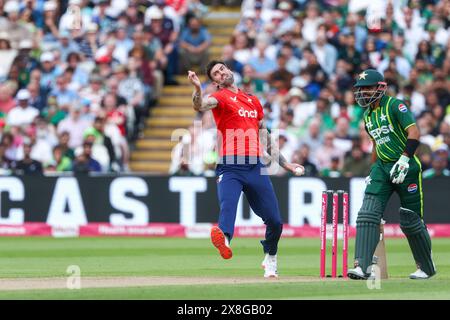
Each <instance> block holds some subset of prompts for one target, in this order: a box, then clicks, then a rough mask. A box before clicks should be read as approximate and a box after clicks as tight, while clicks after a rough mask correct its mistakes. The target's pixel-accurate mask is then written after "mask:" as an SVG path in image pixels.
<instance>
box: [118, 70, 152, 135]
mask: <svg viewBox="0 0 450 320" xmlns="http://www.w3.org/2000/svg"><path fill="white" fill-rule="evenodd" d="M114 75H115V77H116V78H117V80H118V81H119V87H118V93H119V95H121V96H122V97H124V98H125V99H126V101H127V105H129V106H130V107H131V108H132V110H133V113H134V119H135V122H134V123H133V124H132V128H131V130H130V137H131V138H132V139H135V138H136V137H137V135H138V132H139V129H140V126H142V125H143V118H144V116H145V114H146V106H145V99H144V98H145V96H144V84H143V83H142V81H141V80H140V79H139V78H138V77H137V76H136V75H135V74H134V75H130V74H129V71H128V68H127V67H126V66H121V65H119V66H117V67H116V68H115V69H114Z"/></svg>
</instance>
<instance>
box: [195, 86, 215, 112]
mask: <svg viewBox="0 0 450 320" xmlns="http://www.w3.org/2000/svg"><path fill="white" fill-rule="evenodd" d="M192 103H193V106H194V109H195V110H196V111H207V110H211V109H214V108H215V107H217V104H218V101H217V99H216V98H214V97H208V98H207V99H206V100H205V101H203V98H202V93H201V92H198V91H195V92H194V93H193V94H192Z"/></svg>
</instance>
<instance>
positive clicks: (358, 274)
mask: <svg viewBox="0 0 450 320" xmlns="http://www.w3.org/2000/svg"><path fill="white" fill-rule="evenodd" d="M347 277H349V278H350V279H353V280H366V279H367V275H366V274H365V273H364V272H363V271H362V269H361V267H360V266H357V267H356V268H354V269H349V270H348V271H347Z"/></svg>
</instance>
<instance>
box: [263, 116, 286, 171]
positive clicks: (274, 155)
mask: <svg viewBox="0 0 450 320" xmlns="http://www.w3.org/2000/svg"><path fill="white" fill-rule="evenodd" d="M259 129H260V141H261V144H262V145H263V146H265V148H266V150H267V153H268V154H269V155H270V157H271V159H272V160H275V161H277V162H278V164H279V165H280V166H281V167H282V168H285V166H286V164H287V163H288V162H287V160H286V158H285V157H284V156H283V155H282V154H281V153H280V149H279V148H278V145H277V143H276V142H275V141H273V139H272V136H271V135H270V132H269V130H268V129H267V127H266V125H265V123H264V120H261V121H260V122H259Z"/></svg>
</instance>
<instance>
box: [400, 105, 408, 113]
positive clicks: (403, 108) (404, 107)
mask: <svg viewBox="0 0 450 320" xmlns="http://www.w3.org/2000/svg"><path fill="white" fill-rule="evenodd" d="M398 110H400V112H403V113H405V112H406V111H408V108H407V107H406V106H405V105H404V104H403V103H401V104H399V105H398Z"/></svg>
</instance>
